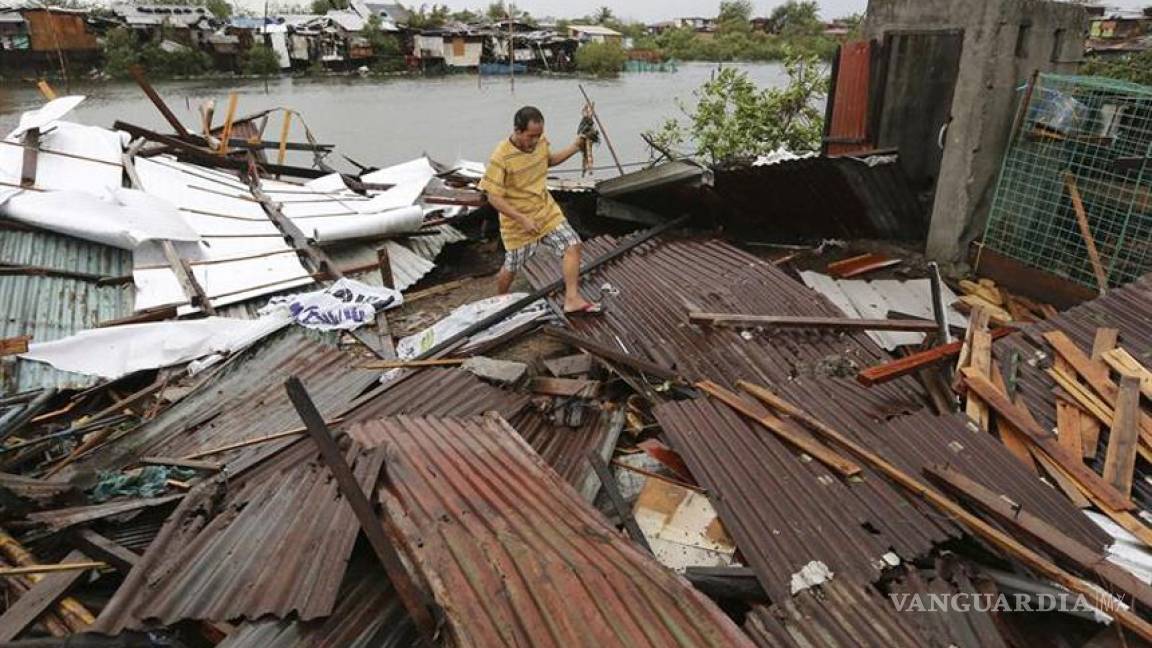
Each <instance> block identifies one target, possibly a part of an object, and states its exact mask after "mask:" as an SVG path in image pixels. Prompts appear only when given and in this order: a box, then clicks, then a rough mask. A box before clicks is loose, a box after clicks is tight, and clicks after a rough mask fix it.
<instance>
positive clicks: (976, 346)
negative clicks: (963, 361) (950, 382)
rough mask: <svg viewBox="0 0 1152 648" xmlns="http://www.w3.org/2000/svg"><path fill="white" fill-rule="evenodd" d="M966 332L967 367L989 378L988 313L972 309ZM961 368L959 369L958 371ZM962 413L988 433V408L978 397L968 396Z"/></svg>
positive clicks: (990, 369) (990, 344)
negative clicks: (968, 345) (968, 338)
mask: <svg viewBox="0 0 1152 648" xmlns="http://www.w3.org/2000/svg"><path fill="white" fill-rule="evenodd" d="M968 330H969V331H970V332H971V334H972V337H971V339H972V346H971V348H970V350H969V365H968V366H970V367H972V370H973V371H976V372H978V373H980V375H982V376H989V375H991V372H992V335H991V334H990V333H989V332H988V311H987V310H986V309H983V308H976V309H973V311H972V318H971V321H970V322H969V326H968ZM961 356H963V354H961ZM963 368H964V367H960V369H963ZM964 412H965V413H966V414H967V415H968V418H970V419H972V420H973V421H976V424H977V425H979V426H980V429H981V430H984V431H988V423H989V421H988V406H987V405H985V404H984V402H983V401H981V400H980V398H979V397H978V396H975V395H973V394H969V395H968V401H967V402H966V403H965V404H964Z"/></svg>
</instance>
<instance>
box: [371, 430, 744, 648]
mask: <svg viewBox="0 0 1152 648" xmlns="http://www.w3.org/2000/svg"><path fill="white" fill-rule="evenodd" d="M349 433H350V434H351V435H352V436H353V437H354V438H355V439H357V440H358V441H359V442H361V443H364V444H367V445H371V446H381V445H383V446H385V447H386V448H387V452H388V467H387V474H388V480H387V485H386V486H385V487H384V488H381V489H380V498H381V501H382V503H383V505H384V507H385V509H386V511H387V514H388V518H389V519H390V520H391V521H392V522H393V523H394V524H395V529H394V530H395V532H396V536H397V538H398V540H399V542H400V543H401V548H402V550H403V551H405V552H406V553H407V554H408V556H409V557H410V558H411V561H412V564H413V565H414V566H415V567H416V569H417V570H419V571H420V573H421V574H422V575H423V577H424V579H425V580H426V581H427V582H428V583H429V584H430V587H431V588H432V592H433V595H434V596H435V598H436V600H437V602H438V603H439V604H440V605H441V606H443V608H444V611H445V614H446V617H447V618H446V621H447V630H446V632H447V634H448V635H449V640H450V643H452V644H453V645H457V646H484V647H492V646H529V645H531V646H542V647H543V646H563V647H565V648H566V647H568V646H575V645H600V646H660V647H661V648H664V647H668V646H724V647H733V646H751V645H752V644H751V643H750V642H749V640H748V639H747V637H746V636H744V634H743V633H742V632H741V631H740V630H739V628H737V627H736V626H735V625H734V624H733V623H732V621H731V620H730V619H728V617H727V616H725V615H724V613H723V612H721V611H720V610H719V608H717V607H716V606H715V605H714V604H713V603H712V602H711V601H709V600H708V599H707V598H705V597H704V596H703V595H702V594H700V593H699V592H697V591H696V590H694V589H693V588H692V587H691V586H689V585H688V583H687V582H686V581H684V580H683V579H682V578H680V577H678V576H676V575H675V574H673V573H671V572H670V571H668V570H666V569H665V568H663V567H661V566H660V565H659V564H657V563H656V562H655V561H654V560H653V559H652V558H651V557H649V556H647V555H645V554H644V553H642V552H641V551H640V550H639V549H638V548H637V547H636V546H635V545H633V544H631V543H630V542H628V541H627V540H625V539H624V538H623V536H621V535H620V534H619V533H618V532H617V531H616V530H615V529H613V528H612V527H610V526H609V525H608V524H607V523H606V522H605V521H604V519H603V518H602V517H600V516H599V514H597V513H596V512H595V511H594V510H593V509H591V508H589V507H588V506H587V505H586V504H585V503H584V502H583V501H581V500H580V498H579V496H578V495H577V494H576V492H575V491H574V490H572V488H571V487H570V486H568V485H567V484H565V483H564V481H563V480H562V479H561V478H560V476H559V475H557V474H556V473H555V472H554V471H553V470H551V469H550V468H548V467H547V465H546V464H545V463H544V462H543V460H542V459H540V458H539V456H538V455H536V453H535V452H533V451H532V449H531V448H530V447H529V446H528V444H527V443H525V442H524V441H523V440H522V439H521V438H520V436H519V435H517V434H516V433H515V430H513V429H512V428H511V427H510V426H509V425H508V424H507V423H505V422H504V421H503V420H501V419H499V418H497V417H494V416H490V417H484V418H470V419H432V418H408V417H397V418H387V419H380V420H378V421H367V422H363V423H359V424H357V425H355V426H353V427H352V428H351V429H350V431H349Z"/></svg>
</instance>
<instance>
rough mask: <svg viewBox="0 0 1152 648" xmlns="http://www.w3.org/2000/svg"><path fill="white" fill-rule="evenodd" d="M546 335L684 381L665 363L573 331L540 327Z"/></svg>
mask: <svg viewBox="0 0 1152 648" xmlns="http://www.w3.org/2000/svg"><path fill="white" fill-rule="evenodd" d="M540 332H541V333H543V334H544V335H546V336H548V337H550V338H553V339H556V340H560V341H561V342H566V343H568V344H570V345H572V346H574V347H576V348H578V349H583V350H585V351H587V352H588V353H591V354H592V355H594V356H597V357H600V358H604V359H607V360H610V361H612V362H614V363H617V364H622V365H624V366H626V367H629V368H632V369H635V370H636V371H639V372H641V373H644V374H648V375H649V376H652V377H654V378H662V379H664V380H670V381H672V382H684V378H683V377H681V376H680V374H678V373H676V372H675V371H673V370H672V369H669V368H667V367H665V366H663V365H658V364H656V363H654V362H651V361H649V360H645V359H644V358H639V357H637V356H634V355H632V354H629V353H625V352H624V351H621V350H619V349H614V348H612V347H610V346H607V345H604V344H601V343H599V342H596V341H593V340H589V339H586V338H583V337H581V336H579V335H576V334H575V333H573V332H572V331H569V330H566V329H562V328H557V327H555V326H545V327H544V328H542V329H540Z"/></svg>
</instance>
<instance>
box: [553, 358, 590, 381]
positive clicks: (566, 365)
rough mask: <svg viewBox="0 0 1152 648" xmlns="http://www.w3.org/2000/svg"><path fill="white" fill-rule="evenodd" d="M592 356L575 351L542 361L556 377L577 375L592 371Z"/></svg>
mask: <svg viewBox="0 0 1152 648" xmlns="http://www.w3.org/2000/svg"><path fill="white" fill-rule="evenodd" d="M592 365H593V362H592V356H590V355H588V354H587V353H577V354H574V355H568V356H563V357H560V358H549V359H547V360H545V361H544V367H545V368H547V369H548V373H550V374H552V375H553V376H555V377H557V378H567V377H569V376H579V375H581V374H586V373H588V372H590V371H592Z"/></svg>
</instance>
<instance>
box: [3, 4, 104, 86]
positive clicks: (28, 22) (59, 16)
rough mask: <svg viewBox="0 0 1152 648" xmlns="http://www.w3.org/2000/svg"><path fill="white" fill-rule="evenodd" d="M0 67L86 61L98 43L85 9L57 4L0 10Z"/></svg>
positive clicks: (91, 58) (55, 66) (94, 54)
mask: <svg viewBox="0 0 1152 648" xmlns="http://www.w3.org/2000/svg"><path fill="white" fill-rule="evenodd" d="M0 11H2V12H3V13H0V68H12V69H22V70H29V69H50V68H51V69H58V68H59V66H60V62H59V61H60V59H61V58H64V59H65V60H66V62H85V63H89V62H92V61H95V60H96V57H97V55H98V53H99V50H100V47H99V44H98V43H97V42H96V35H95V34H93V33H92V32H90V31H89V30H88V23H87V18H88V12H87V11H86V10H79V9H62V8H59V7H31V6H28V7H14V8H11V9H2V10H0Z"/></svg>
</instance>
